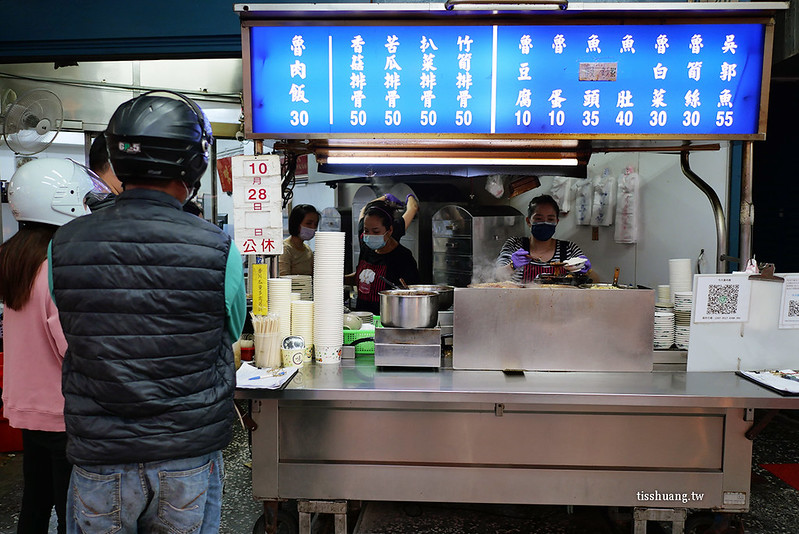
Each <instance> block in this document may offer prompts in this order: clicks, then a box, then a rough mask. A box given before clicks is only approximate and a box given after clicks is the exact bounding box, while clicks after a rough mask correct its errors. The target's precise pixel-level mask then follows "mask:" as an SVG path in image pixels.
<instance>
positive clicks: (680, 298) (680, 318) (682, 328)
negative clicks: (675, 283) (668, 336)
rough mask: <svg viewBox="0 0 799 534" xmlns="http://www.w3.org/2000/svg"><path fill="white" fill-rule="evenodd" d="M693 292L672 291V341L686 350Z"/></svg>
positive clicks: (689, 330) (689, 332)
mask: <svg viewBox="0 0 799 534" xmlns="http://www.w3.org/2000/svg"><path fill="white" fill-rule="evenodd" d="M693 306H694V294H693V292H691V291H678V292H676V293H674V343H675V344H676V345H677V348H678V349H683V350H688V342H689V341H690V337H691V310H692V309H693Z"/></svg>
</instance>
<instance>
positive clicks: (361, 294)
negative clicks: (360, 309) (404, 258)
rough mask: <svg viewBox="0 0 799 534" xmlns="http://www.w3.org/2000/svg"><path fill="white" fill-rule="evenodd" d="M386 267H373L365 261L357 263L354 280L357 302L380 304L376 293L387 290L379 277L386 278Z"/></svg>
mask: <svg viewBox="0 0 799 534" xmlns="http://www.w3.org/2000/svg"><path fill="white" fill-rule="evenodd" d="M387 269H388V266H387V265H375V264H373V263H369V262H367V261H365V260H361V261H359V262H358V269H357V270H356V271H355V279H356V281H357V282H358V302H378V303H379V302H380V296H379V295H378V293H380V292H381V291H385V290H386V289H388V286H387V285H386V283H385V282H384V281H383V280H382V279H381V276H386V271H387Z"/></svg>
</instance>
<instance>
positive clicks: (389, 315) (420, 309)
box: [380, 289, 439, 328]
mask: <svg viewBox="0 0 799 534" xmlns="http://www.w3.org/2000/svg"><path fill="white" fill-rule="evenodd" d="M438 298H439V296H438V293H437V292H435V291H419V290H414V289H391V290H388V291H381V292H380V322H381V323H382V324H383V326H392V327H395V328H433V327H434V326H436V322H437V321H438Z"/></svg>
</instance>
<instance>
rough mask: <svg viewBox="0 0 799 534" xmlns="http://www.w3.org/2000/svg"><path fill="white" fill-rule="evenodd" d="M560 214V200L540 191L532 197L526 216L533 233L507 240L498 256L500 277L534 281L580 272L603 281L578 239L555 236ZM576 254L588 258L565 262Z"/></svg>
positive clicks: (575, 256) (526, 281) (519, 280)
mask: <svg viewBox="0 0 799 534" xmlns="http://www.w3.org/2000/svg"><path fill="white" fill-rule="evenodd" d="M559 214H560V207H559V206H558V203H557V202H556V201H555V199H554V198H552V197H551V196H549V195H539V196H537V197H535V198H533V199H532V200H531V201H530V204H529V205H528V206H527V218H526V219H525V220H526V221H527V224H528V225H529V226H530V237H524V236H519V237H511V238H509V239H508V240H507V241H505V244H504V245H503V246H502V250H501V251H500V253H499V257H498V258H497V276H498V278H499V279H501V280H511V281H513V282H519V283H530V282H532V281H534V280H535V279H536V278H538V277H539V276H541V275H554V276H561V275H565V274H567V273H569V272H579V273H584V274H586V275H587V276H588V278H590V279H591V280H592V281H594V282H597V281H599V277H598V276H597V275H596V273H594V271H592V270H591V261H590V260H589V259H588V257H587V256H586V255H585V254H584V253H583V251H582V249H581V248H580V247H579V246H577V244H576V243H573V242H571V241H565V240H562V239H555V238H554V237H553V236H554V235H555V229H556V227H557V225H558V221H559V220H560V218H559ZM575 258H583V259H585V262H584V263H577V264H576V265H570V264H564V262H567V261H569V260H574V259H575ZM570 263H571V262H570Z"/></svg>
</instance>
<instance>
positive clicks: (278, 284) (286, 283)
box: [266, 278, 291, 340]
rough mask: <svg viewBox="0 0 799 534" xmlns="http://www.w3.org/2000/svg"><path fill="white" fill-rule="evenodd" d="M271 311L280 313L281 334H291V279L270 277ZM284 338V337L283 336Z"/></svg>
mask: <svg viewBox="0 0 799 534" xmlns="http://www.w3.org/2000/svg"><path fill="white" fill-rule="evenodd" d="M266 287H267V294H268V298H269V312H270V313H279V314H280V327H279V330H278V331H279V332H280V335H281V336H283V337H285V336H288V335H291V280H289V279H288V278H270V279H269V282H268V284H267V286H266ZM281 340H282V338H281Z"/></svg>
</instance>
